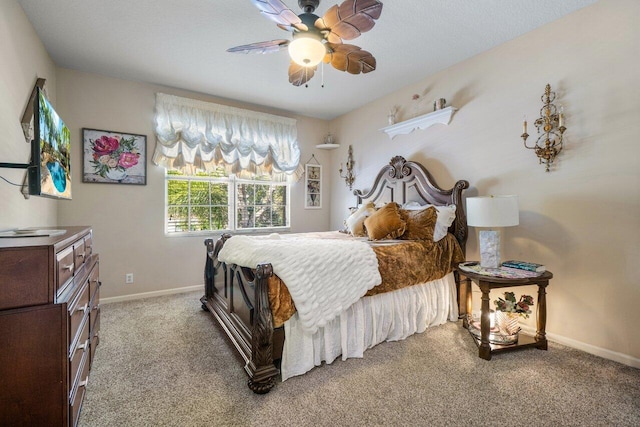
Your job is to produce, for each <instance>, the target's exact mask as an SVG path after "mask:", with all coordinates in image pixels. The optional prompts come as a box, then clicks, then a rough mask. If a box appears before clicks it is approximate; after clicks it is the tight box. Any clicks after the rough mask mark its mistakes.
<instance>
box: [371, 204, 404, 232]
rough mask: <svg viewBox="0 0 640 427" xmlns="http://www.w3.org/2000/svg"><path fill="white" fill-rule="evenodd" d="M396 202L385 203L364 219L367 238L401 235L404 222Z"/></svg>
mask: <svg viewBox="0 0 640 427" xmlns="http://www.w3.org/2000/svg"><path fill="white" fill-rule="evenodd" d="M399 211H400V207H399V206H398V204H397V203H394V202H391V203H387V204H386V205H384V206H383V207H381V208H380V209H378V210H377V211H376V212H375V213H374V214H372V215H371V216H370V217H369V218H367V219H366V220H365V221H364V227H365V228H366V229H367V235H368V236H369V240H381V239H395V238H397V237H399V236H402V233H404V230H405V228H406V223H405V221H404V220H403V219H402V217H401V216H400V212H399Z"/></svg>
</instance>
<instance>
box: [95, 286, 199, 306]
mask: <svg viewBox="0 0 640 427" xmlns="http://www.w3.org/2000/svg"><path fill="white" fill-rule="evenodd" d="M192 291H202V292H203V293H204V285H195V286H186V287H184V288H174V289H163V290H161V291H151V292H142V293H139V294H129V295H121V296H117V297H107V298H100V304H109V303H112V302H122V301H132V300H136V299H143V298H153V297H161V296H163V295H173V294H181V293H184V292H192Z"/></svg>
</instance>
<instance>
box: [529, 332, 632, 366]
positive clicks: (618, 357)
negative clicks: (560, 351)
mask: <svg viewBox="0 0 640 427" xmlns="http://www.w3.org/2000/svg"><path fill="white" fill-rule="evenodd" d="M522 330H523V331H524V332H526V333H528V334H531V335H535V334H536V330H535V329H534V328H532V327H529V326H522ZM547 340H549V341H553V342H556V343H558V344H562V345H566V346H567V347H571V348H575V349H577V350H582V351H584V352H587V353H589V354H593V355H595V356H599V357H602V358H605V359H609V360H613V361H614V362H618V363H622V364H623V365H627V366H631V367H633V368H640V359H638V358H636V357H633V356H629V355H628V354H624V353H618V352H617V351H612V350H607V349H606V348H602V347H596V346H595V345H591V344H587V343H583V342H581V341H577V340H574V339H571V338H567V337H564V336H562V335H558V334H553V333H549V332H547Z"/></svg>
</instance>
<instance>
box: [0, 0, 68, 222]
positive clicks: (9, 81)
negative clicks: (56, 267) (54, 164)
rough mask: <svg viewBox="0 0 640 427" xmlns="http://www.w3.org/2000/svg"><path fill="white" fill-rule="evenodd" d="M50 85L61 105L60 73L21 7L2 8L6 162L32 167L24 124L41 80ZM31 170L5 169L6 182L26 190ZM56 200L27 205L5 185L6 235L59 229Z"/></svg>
mask: <svg viewBox="0 0 640 427" xmlns="http://www.w3.org/2000/svg"><path fill="white" fill-rule="evenodd" d="M37 77H41V78H45V79H47V83H46V89H47V94H48V96H49V99H50V100H51V101H52V102H53V103H54V105H55V100H56V68H55V65H54V64H53V62H52V61H51V58H50V57H49V55H48V54H47V52H46V51H45V49H44V46H43V45H42V42H41V41H40V39H38V36H37V35H36V32H35V30H34V29H33V27H32V26H31V24H30V23H29V20H28V19H27V17H26V16H25V14H24V12H23V11H22V8H21V7H20V5H18V4H17V3H16V2H15V1H13V0H7V1H2V2H0V135H1V136H0V162H3V163H29V157H30V147H31V145H30V144H27V143H25V139H24V135H23V133H22V128H21V127H20V121H21V119H22V114H23V113H24V110H25V108H26V105H27V102H28V101H29V96H30V95H31V91H32V89H33V86H34V85H35V82H36V78H37ZM25 174H26V172H25V170H20V169H5V168H2V169H0V176H2V177H4V178H6V179H7V180H9V181H11V182H13V183H16V184H22V180H23V178H24V176H25ZM57 203H59V202H57V201H55V200H52V199H45V198H42V197H31V198H30V199H29V200H26V199H25V198H24V197H23V196H22V193H21V192H20V188H19V187H15V186H12V185H9V184H7V183H6V182H4V181H0V230H6V229H11V228H17V227H30V226H41V225H44V226H51V225H55V224H56V204H57Z"/></svg>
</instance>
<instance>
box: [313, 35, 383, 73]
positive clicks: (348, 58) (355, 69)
mask: <svg viewBox="0 0 640 427" xmlns="http://www.w3.org/2000/svg"><path fill="white" fill-rule="evenodd" d="M327 45H328V47H329V53H328V54H327V56H325V59H324V61H325V62H331V65H332V66H333V68H335V69H336V70H340V71H347V72H348V73H350V74H360V73H364V74H366V73H370V72H371V71H373V70H375V69H376V58H374V57H373V55H371V53H369V52H367V51H366V50H362V49H361V48H359V47H358V46H354V45H352V44H333V43H327Z"/></svg>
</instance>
